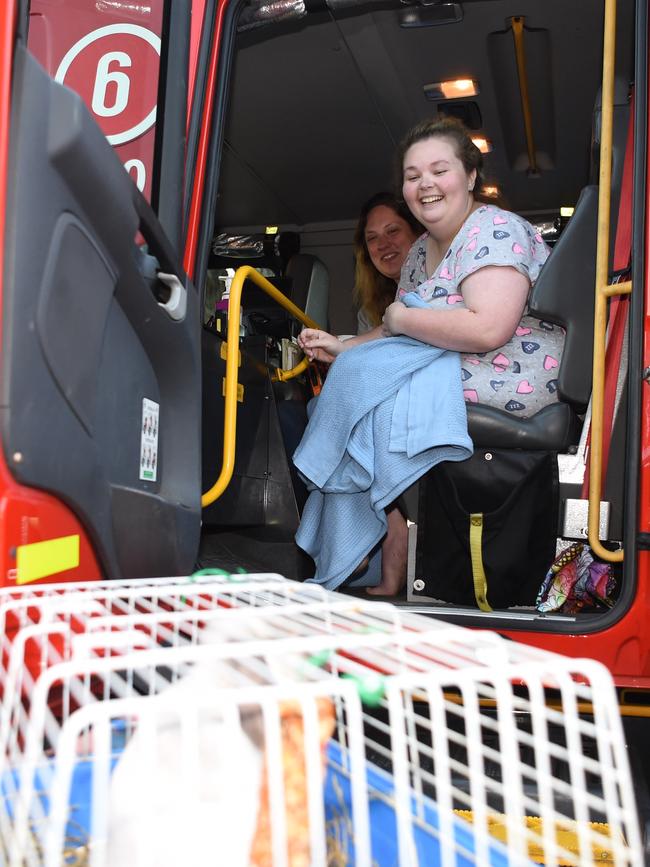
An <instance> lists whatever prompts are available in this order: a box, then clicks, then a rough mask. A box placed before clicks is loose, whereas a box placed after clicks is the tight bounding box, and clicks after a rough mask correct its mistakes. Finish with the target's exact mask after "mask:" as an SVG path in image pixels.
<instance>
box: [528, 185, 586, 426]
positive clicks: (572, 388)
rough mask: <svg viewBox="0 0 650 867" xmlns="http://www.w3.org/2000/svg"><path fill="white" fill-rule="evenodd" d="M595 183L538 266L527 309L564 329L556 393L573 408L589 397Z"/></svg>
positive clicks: (580, 408) (581, 408) (583, 406)
mask: <svg viewBox="0 0 650 867" xmlns="http://www.w3.org/2000/svg"><path fill="white" fill-rule="evenodd" d="M597 228H598V187H596V186H588V187H585V188H584V189H583V190H582V192H581V193H580V196H579V198H578V202H577V204H576V207H575V211H574V213H573V216H572V217H571V219H570V220H569V222H568V224H567V226H566V228H565V230H564V231H563V232H562V234H561V235H560V238H559V240H558V242H557V244H556V245H555V247H554V248H553V252H552V253H551V255H550V256H549V258H548V260H547V262H546V264H545V265H544V267H543V268H542V270H541V273H540V275H539V277H538V278H537V282H536V283H535V286H534V287H533V291H532V293H531V297H530V305H529V306H530V312H531V314H532V315H533V316H536V317H538V318H539V319H543V320H548V321H549V322H553V323H556V324H558V325H561V326H562V327H563V328H565V329H566V341H565V344H564V353H563V355H562V362H561V364H560V369H559V371H558V383H557V385H558V393H559V396H560V398H561V399H562V400H563V401H565V402H566V403H569V404H571V405H572V406H573V407H574V409H575V410H576V411H577V412H584V410H585V409H586V407H587V404H588V403H589V398H590V397H591V374H592V370H591V366H592V354H593V327H594V285H595V281H596V242H597V234H598V233H597Z"/></svg>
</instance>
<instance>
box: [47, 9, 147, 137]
mask: <svg viewBox="0 0 650 867" xmlns="http://www.w3.org/2000/svg"><path fill="white" fill-rule="evenodd" d="M121 33H128V34H130V35H131V36H138V37H140V39H144V40H145V42H148V43H149V45H151V47H152V48H153V49H154V50H155V51H156V53H157V54H158V56H160V37H158V36H156V34H155V33H152V32H151V30H147V28H146V27H141V26H140V25H139V24H108V25H106V27H99V28H98V29H97V30H93V31H91V32H90V33H86V35H85V36H83V37H82V38H81V39H79V41H78V42H75V44H74V45H73V46H72V48H70V49H69V50H68V51H67V52H66V54H65V56H64V58H63V60H62V61H61V63H60V64H59V68H58V69H57V71H56V75H55V76H54V79H55V81H58V82H59V83H60V84H64V83H65V77H66V74H67V72H68V70H69V69H70V66H71V64H72V62H73V60H75V58H76V57H77V56H78V55H79V54H80V53H81V52H82V51H83V50H84V48H86V47H87V46H88V45H91V44H92V43H93V42H96V41H97V40H98V39H103V38H104V37H106V36H115V35H116V34H121ZM131 62H132V61H131V58H130V57H129V55H128V54H127V53H126V52H124V51H109V52H107V53H106V54H104V55H102V57H100V59H99V62H98V64H97V72H96V75H95V86H94V88H93V95H92V101H91V108H92V110H93V111H94V112H95V114H96V115H98V116H99V117H113V116H115V115H118V114H120V113H121V112H122V111H124V109H125V108H126V106H127V104H128V100H129V93H130V88H131V79H130V78H129V76H128V74H127V73H126V72H125V71H124V70H125V69H129V68H130V66H131ZM109 84H112V85H114V87H115V100H114V102H113V105H110V106H109V105H107V104H106V89H107V87H108V85H109ZM155 120H156V106H154V107H153V109H152V110H151V111H150V112H149V114H148V115H147V116H146V117H145V118H143V119H142V120H141V121H140V122H139V123H137V124H135V126H132V127H131V128H130V129H127V130H124V132H118V133H113V134H112V135H107V136H106V138H107V139H108V141H109V142H110V143H111V144H112V145H118V144H124V143H125V142H127V141H131V139H134V138H137V137H138V136H139V135H142V133H143V132H146V130H148V129H149V127H150V126H152V124H153V123H155Z"/></svg>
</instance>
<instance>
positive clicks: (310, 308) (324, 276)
mask: <svg viewBox="0 0 650 867" xmlns="http://www.w3.org/2000/svg"><path fill="white" fill-rule="evenodd" d="M285 276H286V277H289V278H291V300H292V301H293V303H294V304H295V305H296V306H297V307H300V309H301V310H304V311H305V313H306V314H307V316H309V317H311V318H312V319H313V320H314V321H315V322H317V323H318V324H319V325H320V326H321V328H323V329H325V330H327V329H328V328H329V313H328V305H329V286H330V278H329V273H328V271H327V268H326V267H325V265H324V263H323V262H322V261H321V260H320V259H319V258H318V257H317V256H312V255H311V254H310V253H296V254H295V255H293V256H292V257H291V258H290V259H289V261H288V263H287V267H286V270H285Z"/></svg>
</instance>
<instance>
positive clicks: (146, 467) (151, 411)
mask: <svg viewBox="0 0 650 867" xmlns="http://www.w3.org/2000/svg"><path fill="white" fill-rule="evenodd" d="M159 416H160V407H159V405H158V404H157V403H154V401H153V400H148V399H147V398H146V397H144V398H143V399H142V433H141V435H140V478H141V479H142V480H143V481H147V482H155V481H156V473H157V471H158V420H159Z"/></svg>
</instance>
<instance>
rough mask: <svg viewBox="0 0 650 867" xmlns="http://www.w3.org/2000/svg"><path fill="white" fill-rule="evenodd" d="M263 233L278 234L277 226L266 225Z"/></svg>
mask: <svg viewBox="0 0 650 867" xmlns="http://www.w3.org/2000/svg"><path fill="white" fill-rule="evenodd" d="M264 234H265V235H277V234H278V227H277V226H267V227H266V229H265V230H264Z"/></svg>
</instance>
